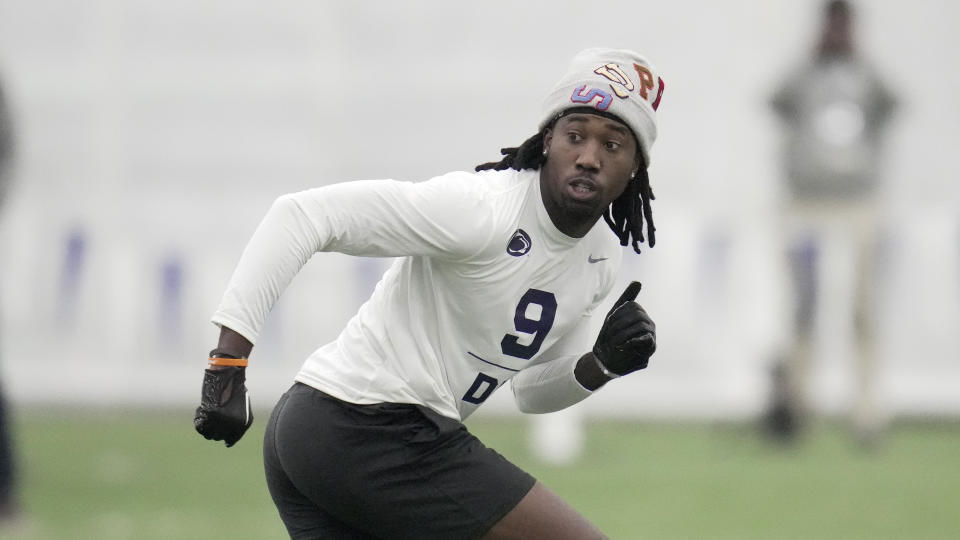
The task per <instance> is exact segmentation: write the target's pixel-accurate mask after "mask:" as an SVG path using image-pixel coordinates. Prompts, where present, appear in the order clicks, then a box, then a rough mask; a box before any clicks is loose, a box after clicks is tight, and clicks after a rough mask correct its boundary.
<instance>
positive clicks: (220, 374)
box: [193, 366, 253, 447]
mask: <svg viewBox="0 0 960 540" xmlns="http://www.w3.org/2000/svg"><path fill="white" fill-rule="evenodd" d="M245 369H246V368H243V367H237V366H230V367H220V368H214V369H207V370H205V371H204V373H203V391H202V392H201V394H200V406H199V407H197V413H196V415H195V416H194V418H193V425H194V427H195V428H196V429H197V432H198V433H200V434H201V435H203V436H204V437H206V438H207V439H211V440H215V441H224V442H226V443H227V447H231V446H233V445H234V444H236V443H237V441H239V440H240V437H243V434H244V433H245V432H246V431H247V428H249V427H250V425H251V424H253V411H252V410H251V408H250V395H249V394H248V393H247V387H246V384H245V382H246V375H245Z"/></svg>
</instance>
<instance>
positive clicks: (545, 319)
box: [500, 289, 557, 360]
mask: <svg viewBox="0 0 960 540" xmlns="http://www.w3.org/2000/svg"><path fill="white" fill-rule="evenodd" d="M531 304H534V305H537V306H540V315H539V317H538V318H536V319H531V318H529V317H528V316H527V308H529V307H530V305H531ZM556 315H557V298H556V297H555V296H554V295H553V293H551V292H546V291H541V290H538V289H529V290H528V291H527V292H526V293H524V295H523V296H522V297H521V298H520V303H519V304H517V311H516V312H515V313H514V316H513V326H514V328H516V330H517V332H520V333H522V334H532V335H533V340H532V341H531V342H530V343H529V344H528V345H521V344H520V337H519V336H515V335H513V334H507V335H505V336H503V340H501V341H500V350H501V351H503V354H506V355H507V356H514V357H516V358H523V359H524V360H529V359H530V358H532V357H533V355H535V354H537V351H539V350H540V346H541V345H543V340H544V339H545V338H546V337H547V333H548V332H549V331H550V329H551V328H553V319H554V317H556Z"/></svg>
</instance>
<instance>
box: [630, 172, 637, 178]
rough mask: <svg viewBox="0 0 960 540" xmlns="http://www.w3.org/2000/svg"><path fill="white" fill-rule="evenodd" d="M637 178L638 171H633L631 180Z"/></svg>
mask: <svg viewBox="0 0 960 540" xmlns="http://www.w3.org/2000/svg"><path fill="white" fill-rule="evenodd" d="M636 176H637V171H633V172H632V173H630V179H631V180H633V179H634V178H636Z"/></svg>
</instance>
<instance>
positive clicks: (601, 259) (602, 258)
mask: <svg viewBox="0 0 960 540" xmlns="http://www.w3.org/2000/svg"><path fill="white" fill-rule="evenodd" d="M607 259H608V257H600V258H598V259H594V258H593V255H588V256H587V262H588V263H590V264H594V263H598V262H600V261H605V260H607Z"/></svg>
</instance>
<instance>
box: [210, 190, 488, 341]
mask: <svg viewBox="0 0 960 540" xmlns="http://www.w3.org/2000/svg"><path fill="white" fill-rule="evenodd" d="M471 180H474V179H473V178H453V177H438V178H435V179H432V180H429V181H426V182H420V183H411V182H398V181H393V180H370V181H358V182H348V183H343V184H334V185H330V186H326V187H322V188H317V189H311V190H307V191H302V192H299V193H293V194H288V195H284V196H281V197H280V198H278V199H277V200H276V201H275V202H274V203H273V205H272V206H271V207H270V209H269V210H268V211H267V214H266V216H264V218H263V220H262V221H261V223H260V225H259V226H258V227H257V229H256V230H255V231H254V233H253V236H252V237H251V238H250V241H249V242H248V244H247V246H246V248H245V249H244V251H243V254H242V255H241V256H240V261H239V262H238V263H237V267H236V269H235V270H234V273H233V276H232V277H231V278H230V281H229V283H228V285H227V288H226V291H225V293H224V296H223V298H222V300H221V302H220V305H219V306H218V308H217V311H216V312H215V313H214V316H213V319H212V320H213V322H214V323H215V324H217V325H221V326H227V327H228V328H231V329H232V330H234V331H236V332H238V333H239V334H241V335H242V336H243V337H245V338H247V339H248V340H250V342H251V343H255V339H256V338H257V336H258V334H259V331H260V328H261V326H262V325H263V322H264V321H265V320H266V317H267V315H268V314H269V312H270V310H271V309H272V308H273V306H274V304H275V303H276V301H277V299H278V298H279V297H280V295H281V294H282V293H283V291H284V290H285V289H286V288H287V286H288V285H289V284H290V282H291V281H292V280H293V278H294V277H295V276H296V274H297V273H298V272H299V271H300V269H301V268H303V266H304V265H305V264H306V263H307V261H308V260H309V259H310V257H312V256H313V254H314V253H316V252H318V251H337V252H341V253H346V254H349V255H363V256H375V257H397V256H407V255H423V256H430V257H437V258H444V259H451V260H456V259H464V258H467V257H469V256H471V255H473V254H475V253H477V252H479V251H481V250H482V249H483V247H484V246H485V245H486V243H487V242H488V241H489V239H490V238H491V236H492V234H493V231H492V229H493V227H492V225H491V221H492V219H493V218H492V216H491V212H489V211H486V208H485V207H486V205H488V204H489V203H488V202H487V201H486V200H485V199H484V198H483V196H482V193H481V192H479V191H478V190H476V189H473V188H472V187H471V185H470V183H469V182H470V181H471Z"/></svg>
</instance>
